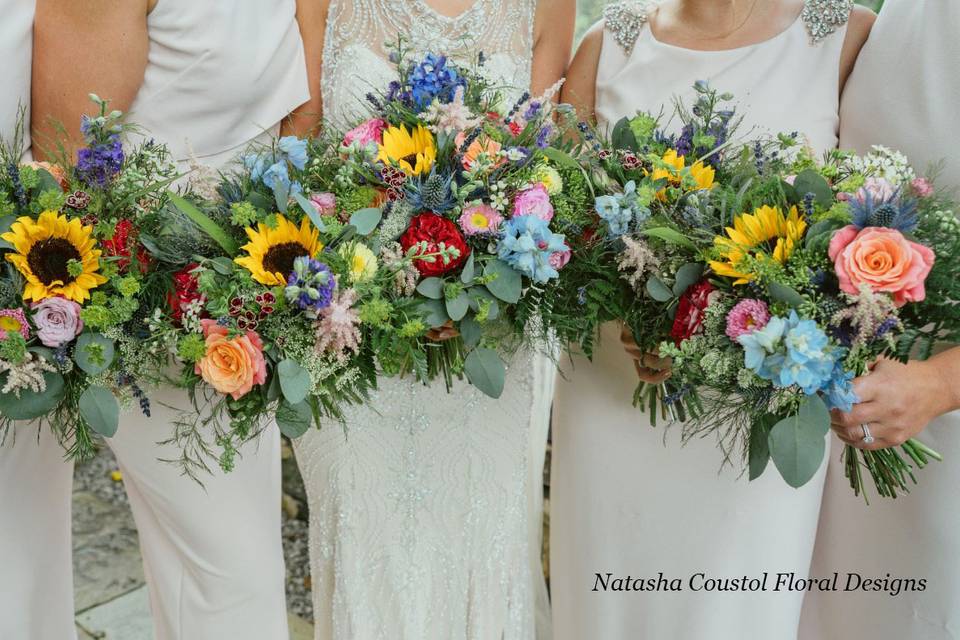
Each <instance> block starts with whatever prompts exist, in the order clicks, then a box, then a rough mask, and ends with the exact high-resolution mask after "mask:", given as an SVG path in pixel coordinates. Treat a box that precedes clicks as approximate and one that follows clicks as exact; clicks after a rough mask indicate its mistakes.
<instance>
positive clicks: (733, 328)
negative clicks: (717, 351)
mask: <svg viewBox="0 0 960 640" xmlns="http://www.w3.org/2000/svg"><path fill="white" fill-rule="evenodd" d="M768 322H770V310H769V309H768V308H767V303H766V302H764V301H763V300H753V299H749V298H748V299H747V300H741V301H740V302H738V303H737V304H736V305H735V306H734V307H733V309H730V313H728V314H727V331H726V334H727V336H729V337H730V339H731V340H736V339H737V338H739V337H740V336H742V335H744V334H747V333H752V332H754V331H756V330H757V329H763V328H764V327H765V326H767V323H768Z"/></svg>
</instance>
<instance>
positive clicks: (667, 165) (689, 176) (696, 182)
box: [651, 149, 716, 200]
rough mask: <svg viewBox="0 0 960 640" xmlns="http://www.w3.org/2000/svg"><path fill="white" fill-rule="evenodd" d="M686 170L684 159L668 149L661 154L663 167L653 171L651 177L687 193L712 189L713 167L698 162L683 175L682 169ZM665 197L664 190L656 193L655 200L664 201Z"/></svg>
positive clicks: (714, 176) (665, 192)
mask: <svg viewBox="0 0 960 640" xmlns="http://www.w3.org/2000/svg"><path fill="white" fill-rule="evenodd" d="M686 168H687V161H686V158H685V157H684V156H681V155H677V151H676V149H670V150H668V151H667V152H666V153H665V154H663V166H660V167H657V168H656V169H654V170H653V173H652V174H651V177H652V178H653V179H654V180H662V179H666V180H667V181H668V182H669V183H670V184H672V185H674V186H679V187H683V188H684V189H686V190H687V191H703V190H706V189H712V188H713V183H714V180H715V179H716V171H714V169H713V167H711V166H709V165H706V164H704V163H703V162H702V161H698V162H695V163H694V164H693V165H691V166H690V168H689V169H688V170H687V172H686V174H685V173H684V169H686ZM666 197H667V190H666V188H663V189H661V190H660V191H658V192H657V198H659V199H660V200H666Z"/></svg>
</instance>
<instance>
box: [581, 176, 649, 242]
mask: <svg viewBox="0 0 960 640" xmlns="http://www.w3.org/2000/svg"><path fill="white" fill-rule="evenodd" d="M594 207H595V208H596V210H597V215H598V216H600V218H601V219H602V220H603V221H604V222H606V223H607V229H608V233H609V235H610V236H611V237H613V238H616V237H619V236H622V235H624V234H625V233H629V231H630V225H631V224H634V223H635V224H637V225H641V224H643V223H644V222H646V221H647V219H649V218H650V209H648V208H647V207H645V206H643V205H642V204H640V200H639V198H638V197H637V183H636V182H634V181H633V180H631V181H630V182H628V183H627V184H625V185H624V186H623V193H620V194H616V195H604V196H598V197H597V198H596V200H595V201H594Z"/></svg>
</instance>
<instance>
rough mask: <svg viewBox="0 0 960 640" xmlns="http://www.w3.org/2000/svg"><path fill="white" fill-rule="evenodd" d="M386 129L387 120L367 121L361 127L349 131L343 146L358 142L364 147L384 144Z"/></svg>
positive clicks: (375, 119)
mask: <svg viewBox="0 0 960 640" xmlns="http://www.w3.org/2000/svg"><path fill="white" fill-rule="evenodd" d="M386 128H387V123H386V121H385V120H382V119H380V118H373V119H371V120H367V121H366V122H364V123H363V124H361V125H360V126H359V127H356V128H354V129H351V130H350V131H348V132H347V135H345V136H343V144H344V145H346V146H350V145H351V144H353V143H354V142H358V143H360V144H361V145H363V146H366V145H368V144H370V143H373V144H381V143H382V142H383V131H384V129H386Z"/></svg>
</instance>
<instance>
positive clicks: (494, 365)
mask: <svg viewBox="0 0 960 640" xmlns="http://www.w3.org/2000/svg"><path fill="white" fill-rule="evenodd" d="M463 370H464V372H465V373H466V374H467V380H469V381H470V384H472V385H473V386H475V387H476V388H477V389H479V390H480V391H481V392H483V393H484V394H486V395H488V396H490V397H491V398H494V399H496V398H499V397H500V395H501V394H502V393H503V384H504V381H505V380H506V376H507V369H506V367H505V366H504V364H503V360H501V359H500V356H499V354H497V352H496V351H494V350H493V349H474V350H473V351H471V352H470V355H468V356H467V359H466V361H464V363H463Z"/></svg>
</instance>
